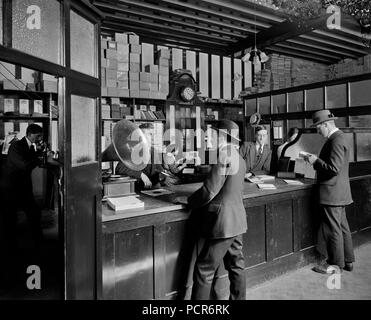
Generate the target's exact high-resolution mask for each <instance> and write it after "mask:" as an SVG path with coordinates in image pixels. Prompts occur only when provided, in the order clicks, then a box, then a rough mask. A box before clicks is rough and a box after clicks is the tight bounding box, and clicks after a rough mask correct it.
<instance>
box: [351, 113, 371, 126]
mask: <svg viewBox="0 0 371 320" xmlns="http://www.w3.org/2000/svg"><path fill="white" fill-rule="evenodd" d="M349 122H350V123H349V126H350V127H352V128H371V115H369V114H368V115H363V116H351V117H349Z"/></svg>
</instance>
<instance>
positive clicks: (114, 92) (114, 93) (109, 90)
mask: <svg viewBox="0 0 371 320" xmlns="http://www.w3.org/2000/svg"><path fill="white" fill-rule="evenodd" d="M118 93H119V89H118V88H114V87H107V96H109V97H117V96H118Z"/></svg>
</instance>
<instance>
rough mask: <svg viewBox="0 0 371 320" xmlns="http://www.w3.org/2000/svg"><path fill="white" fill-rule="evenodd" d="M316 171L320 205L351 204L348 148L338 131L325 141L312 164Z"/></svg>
mask: <svg viewBox="0 0 371 320" xmlns="http://www.w3.org/2000/svg"><path fill="white" fill-rule="evenodd" d="M313 167H314V169H315V170H316V171H317V181H318V183H319V199H320V204H324V205H330V206H344V205H348V204H350V203H352V202H353V200H352V195H351V192H350V184H349V146H348V144H347V142H346V140H345V137H344V134H343V132H342V131H340V130H338V131H336V132H335V133H333V134H332V135H331V137H330V138H329V139H328V140H327V141H326V143H325V144H324V146H323V147H322V150H321V152H320V155H319V158H318V159H317V160H316V161H315V163H314V164H313Z"/></svg>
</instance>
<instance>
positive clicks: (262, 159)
mask: <svg viewBox="0 0 371 320" xmlns="http://www.w3.org/2000/svg"><path fill="white" fill-rule="evenodd" d="M267 138H268V132H267V130H266V129H265V127H263V126H257V127H256V128H255V142H250V141H246V142H244V144H243V145H242V146H241V147H240V155H241V156H242V158H243V159H244V160H245V162H246V173H250V174H251V175H252V174H254V175H259V174H269V173H270V166H271V157H272V151H271V150H270V149H269V147H268V145H267V144H266V143H267Z"/></svg>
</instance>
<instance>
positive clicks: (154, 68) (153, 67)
mask: <svg viewBox="0 0 371 320" xmlns="http://www.w3.org/2000/svg"><path fill="white" fill-rule="evenodd" d="M144 71H145V72H150V73H154V74H156V73H158V65H156V64H147V65H146V66H144Z"/></svg>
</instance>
